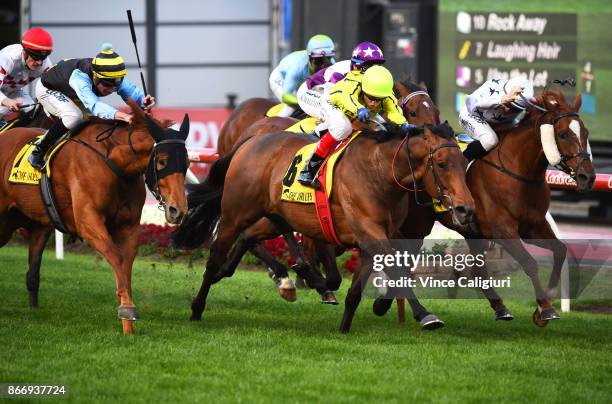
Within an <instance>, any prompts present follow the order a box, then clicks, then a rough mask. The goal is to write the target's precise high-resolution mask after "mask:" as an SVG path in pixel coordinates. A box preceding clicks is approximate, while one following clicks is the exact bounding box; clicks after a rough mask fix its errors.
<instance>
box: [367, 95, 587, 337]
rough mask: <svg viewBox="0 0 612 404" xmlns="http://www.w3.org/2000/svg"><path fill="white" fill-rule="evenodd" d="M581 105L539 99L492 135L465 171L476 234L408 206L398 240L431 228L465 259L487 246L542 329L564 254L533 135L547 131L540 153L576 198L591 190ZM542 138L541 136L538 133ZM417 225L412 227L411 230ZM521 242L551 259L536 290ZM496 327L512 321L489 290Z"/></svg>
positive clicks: (550, 315)
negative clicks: (517, 267) (506, 259)
mask: <svg viewBox="0 0 612 404" xmlns="http://www.w3.org/2000/svg"><path fill="white" fill-rule="evenodd" d="M580 105H581V98H580V96H578V97H577V98H576V99H575V101H574V103H573V104H572V105H571V106H570V105H568V103H567V101H566V99H565V96H564V95H563V93H561V92H558V91H550V90H548V91H545V92H544V93H543V94H542V95H541V96H539V97H537V99H536V101H535V103H533V105H532V106H531V107H530V111H529V115H528V116H526V118H525V119H524V120H523V121H522V123H521V124H520V125H519V126H518V127H516V128H495V129H496V132H497V133H498V134H499V136H500V141H499V144H498V145H497V147H496V148H495V149H493V150H492V151H491V152H490V153H489V154H488V155H487V156H485V157H484V158H483V159H481V160H477V161H475V162H474V163H473V165H472V167H471V168H470V170H469V172H468V174H467V180H468V181H467V183H468V186H469V188H470V191H471V192H472V196H473V197H474V200H475V201H476V215H475V216H476V224H477V228H474V227H467V226H457V225H456V224H455V223H453V222H452V220H450V215H449V214H448V213H442V214H434V212H433V210H431V209H430V208H426V207H421V206H418V205H417V204H416V203H415V201H414V199H411V200H410V204H411V206H410V209H409V215H408V220H407V221H406V225H405V226H403V227H402V229H401V232H402V235H403V236H404V237H406V238H411V239H412V238H415V239H420V238H422V237H424V236H426V235H428V234H429V233H430V231H431V228H432V226H433V224H434V222H435V221H436V220H439V221H440V222H441V223H443V224H444V225H445V226H446V227H449V228H451V229H454V230H456V231H458V232H459V233H460V234H462V235H463V236H464V237H465V238H466V241H467V242H468V245H469V247H470V250H471V253H472V254H481V253H482V252H483V251H484V250H485V249H486V247H487V244H488V242H487V240H484V239H495V240H496V241H497V242H498V243H499V244H501V245H502V246H503V247H504V248H505V249H506V250H507V251H508V253H509V254H510V255H512V257H514V258H515V259H516V260H517V262H518V263H519V264H521V266H522V267H523V269H524V270H525V272H526V273H527V275H528V276H529V277H530V279H531V281H532V283H533V286H534V289H535V292H536V302H537V308H536V310H535V311H534V313H533V321H534V323H535V324H536V325H538V326H545V325H546V324H547V323H548V321H549V320H554V319H558V318H559V315H558V314H557V312H556V311H555V309H554V308H553V307H552V304H551V301H550V298H551V296H552V294H553V290H554V289H555V288H556V287H557V285H558V282H559V275H560V272H561V268H562V266H563V263H564V261H565V258H566V253H567V248H566V246H565V244H563V242H561V241H560V240H558V239H557V237H556V236H555V234H554V233H553V231H552V229H551V225H550V223H549V221H548V220H547V211H548V207H549V204H550V190H549V187H548V185H547V184H546V181H545V174H546V169H547V167H548V165H549V161H548V160H547V153H546V152H545V151H544V149H543V146H542V140H541V136H540V131H541V130H542V129H541V128H543V127H544V128H549V129H552V130H553V131H554V132H553V137H552V139H553V141H552V143H551V144H549V146H548V148H549V149H550V148H552V149H553V154H555V149H556V150H557V160H556V161H553V162H552V163H553V164H557V163H558V164H559V165H560V166H561V168H562V169H563V170H564V171H565V172H567V173H568V174H569V175H570V176H572V177H573V178H574V179H575V180H576V183H577V190H578V191H579V192H586V191H588V190H590V189H591V188H592V186H593V182H594V179H595V172H594V169H593V165H592V164H591V161H590V150H589V149H590V148H589V146H588V130H587V129H586V127H585V126H584V123H583V122H582V120H581V119H580V116H579V115H578V111H579V109H580ZM544 130H546V129H544ZM417 223H419V225H416V224H417ZM521 240H522V241H524V242H526V243H529V244H534V245H537V246H539V247H542V248H545V249H548V250H550V251H552V252H553V271H552V275H551V278H550V280H549V283H548V288H547V289H548V290H544V288H543V287H542V285H541V284H540V281H539V278H538V274H537V272H538V265H537V262H536V261H535V260H534V258H533V257H531V255H530V254H529V253H528V252H527V250H526V249H525V248H524V246H523V245H522V243H521ZM473 275H476V276H482V277H484V278H487V277H488V273H487V269H486V267H482V268H474V269H473ZM482 292H483V294H484V295H485V296H486V297H487V299H488V300H489V302H490V305H491V307H492V308H493V310H494V311H495V318H496V319H497V320H512V319H513V316H512V313H511V312H510V311H509V310H508V309H507V307H506V306H505V305H504V303H503V301H502V299H501V298H500V297H499V295H498V294H497V293H496V291H495V290H494V289H493V288H490V289H482ZM389 307H390V301H388V300H382V299H378V300H377V301H376V303H375V311H376V312H377V313H378V314H383V313H384V312H386V310H388V308H389Z"/></svg>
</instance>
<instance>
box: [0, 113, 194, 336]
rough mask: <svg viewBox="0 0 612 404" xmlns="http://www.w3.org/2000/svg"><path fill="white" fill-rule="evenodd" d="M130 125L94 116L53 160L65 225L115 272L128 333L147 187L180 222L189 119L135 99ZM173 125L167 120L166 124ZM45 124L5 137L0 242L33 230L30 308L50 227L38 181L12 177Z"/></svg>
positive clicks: (1, 139)
mask: <svg viewBox="0 0 612 404" xmlns="http://www.w3.org/2000/svg"><path fill="white" fill-rule="evenodd" d="M130 107H131V108H132V112H133V121H132V124H131V125H130V126H124V125H118V124H115V123H113V121H102V120H98V119H92V120H91V122H90V123H89V124H87V125H86V126H85V127H84V128H83V129H82V130H81V131H80V132H79V133H78V135H77V136H75V137H74V138H72V139H71V141H68V142H67V143H66V144H65V145H64V146H63V147H62V148H61V149H60V150H59V151H58V153H57V154H56V155H55V157H54V158H53V161H52V176H51V177H52V181H53V193H54V195H55V199H56V203H57V206H58V211H59V213H60V216H61V219H62V220H63V223H64V225H65V226H66V229H67V230H68V231H69V232H70V233H72V234H74V235H77V236H79V237H80V238H82V239H83V240H85V241H87V242H88V243H89V244H90V245H91V246H92V247H93V248H94V249H96V250H97V251H98V252H99V253H100V254H101V255H102V256H103V257H104V258H105V259H106V260H107V261H108V263H109V264H110V266H111V267H112V269H113V272H114V274H115V281H116V286H117V299H118V301H119V308H118V314H119V317H120V318H121V319H122V320H123V326H124V332H125V333H131V332H132V321H133V320H136V319H137V318H138V313H137V311H136V308H135V306H134V303H133V302H132V285H131V272H132V263H133V261H134V258H135V256H136V252H137V247H138V237H139V224H140V216H141V213H142V207H143V204H144V201H145V182H144V181H143V176H142V174H144V173H145V171H146V177H147V184H149V186H150V188H151V187H152V188H153V189H152V192H153V193H154V194H155V195H157V196H158V197H159V198H158V199H159V200H160V203H162V204H163V205H164V209H165V213H166V220H168V221H169V222H170V223H178V222H180V220H181V218H182V217H183V215H184V214H185V212H186V210H187V200H186V198H185V191H184V178H185V172H186V169H187V165H188V161H187V150H186V148H185V139H186V137H187V134H188V131H189V121H188V118H187V116H185V119H184V121H183V124H182V125H181V130H180V132H176V131H174V130H172V129H164V128H162V127H160V126H158V124H157V123H155V122H153V120H152V119H151V118H149V117H148V116H147V117H145V115H144V112H143V111H142V110H141V109H140V108H139V107H138V106H137V105H136V104H135V103H134V102H132V101H130ZM169 123H170V122H166V123H165V124H164V126H166V125H168V124H169ZM39 134H41V130H40V129H31V128H17V129H11V130H10V131H8V132H7V133H5V134H4V135H3V136H0V162H2V166H1V172H2V179H1V181H0V246H3V245H4V244H6V243H7V242H8V241H9V239H10V238H11V236H12V235H13V233H14V232H15V230H16V229H18V228H20V227H25V228H26V229H28V231H29V270H28V274H27V278H26V283H27V288H28V292H29V296H30V305H31V306H32V307H37V306H38V288H39V280H40V263H41V258H42V252H43V250H44V247H45V244H46V242H47V239H48V238H49V235H50V234H51V232H52V231H53V228H54V226H53V224H52V223H51V222H50V219H49V216H48V214H47V211H46V209H45V206H44V204H43V201H42V198H41V195H40V189H39V187H38V186H32V185H21V184H13V183H10V182H9V181H8V179H9V173H10V170H11V166H12V164H13V160H14V157H15V155H16V154H17V153H18V152H19V150H20V149H21V148H22V146H23V145H24V144H26V143H27V142H29V141H30V140H32V139H33V138H34V137H35V136H37V135H39Z"/></svg>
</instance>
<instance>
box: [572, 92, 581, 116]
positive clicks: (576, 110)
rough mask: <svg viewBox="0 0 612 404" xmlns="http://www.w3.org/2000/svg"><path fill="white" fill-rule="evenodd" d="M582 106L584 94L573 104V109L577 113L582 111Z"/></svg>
mask: <svg viewBox="0 0 612 404" xmlns="http://www.w3.org/2000/svg"><path fill="white" fill-rule="evenodd" d="M581 106H582V94H578V95H577V96H576V98H575V99H574V102H573V103H572V109H573V110H574V111H575V112H578V111H580V107H581Z"/></svg>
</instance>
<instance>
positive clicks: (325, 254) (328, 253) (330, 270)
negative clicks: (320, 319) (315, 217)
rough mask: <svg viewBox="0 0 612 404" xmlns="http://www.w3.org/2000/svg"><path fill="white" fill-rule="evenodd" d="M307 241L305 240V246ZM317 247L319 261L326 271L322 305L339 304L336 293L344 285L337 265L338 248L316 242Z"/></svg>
mask: <svg viewBox="0 0 612 404" xmlns="http://www.w3.org/2000/svg"><path fill="white" fill-rule="evenodd" d="M305 243H306V240H304V244H305ZM314 244H315V247H316V253H317V260H318V261H320V262H321V264H322V265H323V269H324V270H325V288H326V291H325V293H324V294H323V295H322V296H321V298H322V303H326V304H338V300H337V299H336V295H335V294H334V292H335V291H336V290H338V288H339V287H340V284H341V283H342V275H341V274H340V270H339V269H338V264H337V263H336V248H335V247H334V246H333V245H331V244H328V243H324V242H322V241H318V240H314Z"/></svg>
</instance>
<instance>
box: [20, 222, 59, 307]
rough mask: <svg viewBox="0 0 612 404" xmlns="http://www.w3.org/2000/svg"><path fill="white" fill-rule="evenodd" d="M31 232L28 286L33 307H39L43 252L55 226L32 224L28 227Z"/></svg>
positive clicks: (27, 275)
mask: <svg viewBox="0 0 612 404" xmlns="http://www.w3.org/2000/svg"><path fill="white" fill-rule="evenodd" d="M28 230H29V232H30V237H29V243H28V244H29V250H28V272H27V274H26V286H27V288H28V295H29V301H30V307H31V308H37V307H38V289H39V285H40V264H41V261H42V254H43V251H44V250H45V246H46V244H47V240H49V236H50V235H51V233H52V232H53V227H49V226H38V225H36V226H31V227H29V228H28Z"/></svg>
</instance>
